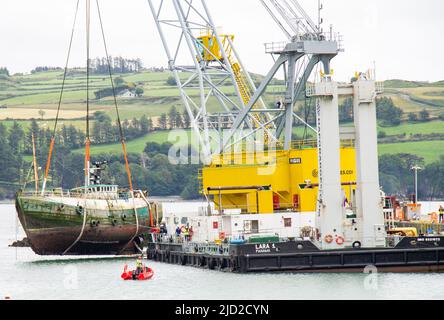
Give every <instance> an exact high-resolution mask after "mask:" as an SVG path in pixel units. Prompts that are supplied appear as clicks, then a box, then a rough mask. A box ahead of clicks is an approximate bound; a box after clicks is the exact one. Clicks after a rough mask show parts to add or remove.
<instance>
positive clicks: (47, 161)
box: [42, 0, 80, 196]
mask: <svg viewBox="0 0 444 320" xmlns="http://www.w3.org/2000/svg"><path fill="white" fill-rule="evenodd" d="M79 3H80V0H77V4H76V12H75V15H74V22H73V26H72V31H71V39H70V40H69V47H68V55H67V58H66V64H65V71H64V73H63V82H62V90H61V91H60V97H59V103H58V106H57V115H56V119H55V123H54V129H53V132H52V136H51V142H50V145H49V152H48V159H47V160H46V169H45V175H44V178H43V186H42V196H43V195H44V194H45V189H46V182H47V180H48V174H49V168H50V166H51V158H52V153H53V150H54V142H55V135H56V131H57V123H58V121H59V115H60V107H61V104H62V98H63V91H64V89H65V82H66V75H67V73H68V64H69V58H70V55H71V48H72V40H73V38H74V30H75V26H76V22H77V15H78V12H79Z"/></svg>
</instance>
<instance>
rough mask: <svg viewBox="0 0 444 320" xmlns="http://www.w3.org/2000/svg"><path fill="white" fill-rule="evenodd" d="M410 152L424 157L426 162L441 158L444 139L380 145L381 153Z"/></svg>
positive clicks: (443, 149) (443, 150)
mask: <svg viewBox="0 0 444 320" xmlns="http://www.w3.org/2000/svg"><path fill="white" fill-rule="evenodd" d="M398 153H410V154H415V155H417V156H420V157H423V158H424V160H425V162H426V163H432V162H434V161H437V160H439V158H440V157H441V156H442V155H444V141H422V142H406V143H395V144H381V145H379V155H383V154H398Z"/></svg>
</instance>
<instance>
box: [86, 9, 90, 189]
mask: <svg viewBox="0 0 444 320" xmlns="http://www.w3.org/2000/svg"><path fill="white" fill-rule="evenodd" d="M90 25H91V1H90V0H86V142H85V187H88V186H89V184H90V165H91V156H90V145H91V140H90V128H89V71H90V70H89V66H90V59H89V51H90V50H89V46H90Z"/></svg>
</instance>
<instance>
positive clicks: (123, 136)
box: [96, 0, 139, 254]
mask: <svg viewBox="0 0 444 320" xmlns="http://www.w3.org/2000/svg"><path fill="white" fill-rule="evenodd" d="M96 5H97V13H98V16H99V22H100V30H101V32H102V39H103V46H104V48H105V55H106V61H107V63H108V72H109V78H110V82H111V88H112V91H113V98H114V106H115V108H116V116H117V125H118V126H119V134H120V141H121V143H122V150H123V157H124V160H125V169H126V174H127V177H128V184H129V188H130V192H131V196H132V198H133V199H132V200H133V205H134V215H135V217H136V224H137V226H136V232H135V233H134V236H133V237H132V238H131V239H130V240H129V241H128V243H127V244H126V245H125V246H124V247H123V249H122V250H121V252H122V251H123V250H125V249H126V248H127V247H128V245H129V244H130V243H132V242H133V241H134V239H135V238H136V237H137V235H138V234H139V217H138V213H137V207H136V200H135V197H134V188H133V182H132V177H131V170H130V166H129V161H128V154H127V152H126V143H125V135H124V132H123V129H122V122H121V119H120V112H119V107H118V105H117V97H116V88H115V86H114V81H113V74H112V71H111V61H110V59H109V54H108V46H107V44H106V37H105V30H104V28H103V21H102V14H101V11H100V5H99V0H96ZM121 252H119V254H120V253H121Z"/></svg>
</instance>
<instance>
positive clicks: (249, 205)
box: [197, 31, 356, 214]
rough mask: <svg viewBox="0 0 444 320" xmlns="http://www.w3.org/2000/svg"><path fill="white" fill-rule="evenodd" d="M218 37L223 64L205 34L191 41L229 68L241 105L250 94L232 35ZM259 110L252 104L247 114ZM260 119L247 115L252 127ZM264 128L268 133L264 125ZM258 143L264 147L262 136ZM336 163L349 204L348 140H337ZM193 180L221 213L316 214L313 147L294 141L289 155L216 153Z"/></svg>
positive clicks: (216, 46) (350, 151)
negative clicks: (197, 43)
mask: <svg viewBox="0 0 444 320" xmlns="http://www.w3.org/2000/svg"><path fill="white" fill-rule="evenodd" d="M219 38H220V40H221V44H222V46H223V49H224V51H225V52H226V56H227V59H228V61H224V57H223V55H222V53H221V50H220V47H219V44H218V42H217V39H216V37H215V36H214V35H213V34H212V33H210V32H209V31H204V32H202V33H201V36H200V37H198V38H197V39H198V41H199V47H200V49H201V52H200V53H201V56H202V57H203V59H204V60H205V61H207V62H210V63H211V62H214V61H223V62H224V63H229V64H230V66H231V69H232V70H233V73H234V77H235V81H236V84H237V86H238V88H239V91H240V95H241V97H242V100H243V102H244V104H245V105H247V104H248V103H249V101H250V99H251V97H252V92H254V89H253V88H252V87H251V85H250V83H249V81H248V79H247V77H246V75H245V74H244V72H243V70H242V68H241V65H240V63H239V62H238V61H237V60H236V58H235V55H234V54H233V49H232V47H231V43H232V41H233V40H234V35H219ZM259 107H260V106H258V105H254V106H253V109H255V108H259ZM262 116H263V115H262ZM260 117H261V116H260V115H259V114H257V113H253V118H254V119H255V127H256V128H258V127H259V124H260V123H261V122H262V123H264V122H265V123H266V121H263V120H265V119H261V118H260ZM261 120H262V121H261ZM266 128H270V125H268V126H266ZM264 138H265V139H264V140H265V141H264V142H265V144H266V145H267V144H268V139H269V137H268V135H267V133H265V134H264ZM278 146H279V145H278ZM341 159H342V160H341V177H342V183H343V190H344V194H345V196H346V198H347V199H352V198H353V193H354V192H353V191H354V190H355V189H356V187H355V184H356V183H355V181H356V173H355V172H356V164H355V160H354V159H355V149H354V145H353V142H352V141H343V143H342V147H341ZM199 180H200V186H199V187H200V190H201V192H202V193H203V194H205V195H206V196H207V197H208V198H211V200H212V201H214V203H215V205H216V207H217V209H218V210H219V211H221V212H226V211H227V210H230V209H236V210H238V211H239V210H240V211H241V213H250V214H258V213H259V214H272V213H276V212H282V211H289V210H290V211H295V212H313V211H316V204H317V196H318V183H319V181H318V155H317V143H316V141H306V142H297V143H294V144H293V147H292V149H291V150H290V151H284V150H271V151H265V152H264V153H262V154H260V153H259V154H258V153H249V152H245V151H244V152H241V153H232V154H221V155H219V156H216V157H214V158H213V162H212V164H211V165H210V166H207V167H204V168H203V169H202V171H201V172H200V173H199Z"/></svg>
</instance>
